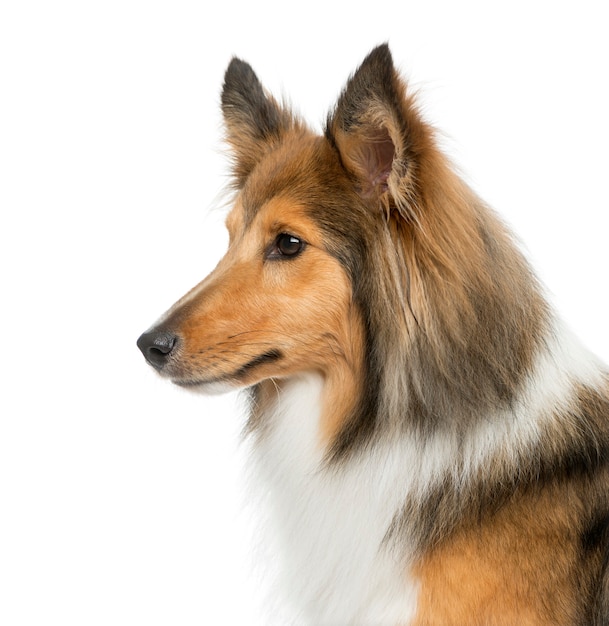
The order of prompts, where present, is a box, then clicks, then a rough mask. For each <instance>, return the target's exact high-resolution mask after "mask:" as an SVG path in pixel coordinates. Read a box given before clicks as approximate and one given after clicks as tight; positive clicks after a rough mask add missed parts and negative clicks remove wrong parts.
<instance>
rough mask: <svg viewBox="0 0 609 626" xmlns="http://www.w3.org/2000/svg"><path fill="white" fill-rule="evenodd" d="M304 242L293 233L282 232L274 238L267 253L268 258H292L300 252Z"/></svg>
mask: <svg viewBox="0 0 609 626" xmlns="http://www.w3.org/2000/svg"><path fill="white" fill-rule="evenodd" d="M304 247H305V242H304V241H303V240H302V239H299V238H298V237H295V236H294V235H290V234H288V233H282V234H281V235H279V236H278V237H277V239H275V242H274V243H273V245H272V246H271V249H270V250H269V253H268V255H267V256H268V258H269V259H282V258H293V257H295V256H297V255H298V254H300V253H301V252H302V250H303V248H304Z"/></svg>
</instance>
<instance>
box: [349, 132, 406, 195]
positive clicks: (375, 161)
mask: <svg viewBox="0 0 609 626" xmlns="http://www.w3.org/2000/svg"><path fill="white" fill-rule="evenodd" d="M358 131H359V132H358ZM339 134H340V135H341V136H340V137H337V143H339V144H340V145H341V147H342V150H341V156H342V159H343V163H344V165H345V167H346V168H347V169H348V170H350V171H351V172H353V173H354V174H355V176H356V178H357V179H358V181H359V184H360V193H361V194H362V195H363V196H365V197H371V196H374V195H380V194H382V193H384V192H385V191H387V189H388V179H389V175H390V174H391V171H392V169H393V162H394V159H395V156H396V148H395V143H394V142H393V140H392V139H391V136H390V134H389V132H388V131H387V129H386V128H384V127H382V126H377V127H368V128H366V130H365V131H364V129H363V128H360V129H358V130H355V131H354V129H352V131H351V132H350V133H344V132H340V133H339Z"/></svg>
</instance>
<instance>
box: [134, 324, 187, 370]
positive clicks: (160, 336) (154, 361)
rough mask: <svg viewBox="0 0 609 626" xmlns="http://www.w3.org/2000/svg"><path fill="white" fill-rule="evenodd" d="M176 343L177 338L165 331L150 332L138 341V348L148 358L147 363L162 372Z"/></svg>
mask: <svg viewBox="0 0 609 626" xmlns="http://www.w3.org/2000/svg"><path fill="white" fill-rule="evenodd" d="M176 343H177V337H176V336H175V335H174V334H173V333H170V332H167V331H165V330H161V331H159V330H150V331H147V332H145V333H144V334H143V335H142V336H141V337H140V338H139V339H138V340H137V347H138V348H139V349H140V350H141V351H142V354H143V355H144V357H146V361H148V363H150V365H152V367H156V369H158V370H160V369H162V368H163V366H164V365H165V363H166V362H167V359H168V358H169V355H170V354H171V351H172V350H173V349H174V348H175V346H176Z"/></svg>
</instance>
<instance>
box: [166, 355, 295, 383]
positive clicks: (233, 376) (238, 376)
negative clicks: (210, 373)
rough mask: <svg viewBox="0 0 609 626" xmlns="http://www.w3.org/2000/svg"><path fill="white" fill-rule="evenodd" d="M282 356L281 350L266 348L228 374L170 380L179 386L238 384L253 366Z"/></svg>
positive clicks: (276, 359)
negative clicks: (265, 350)
mask: <svg viewBox="0 0 609 626" xmlns="http://www.w3.org/2000/svg"><path fill="white" fill-rule="evenodd" d="M281 358H283V354H282V353H281V350H278V349H273V350H268V351H267V352H264V353H262V354H259V355H258V356H256V357H254V358H253V359H251V360H250V361H248V362H247V363H245V364H244V365H242V366H241V367H239V368H237V369H236V370H235V371H234V372H232V373H230V374H223V375H222V376H217V377H212V378H199V379H197V378H186V377H184V378H178V377H175V378H172V382H173V383H174V384H176V385H178V386H180V387H185V388H189V387H205V386H211V385H227V384H228V385H239V383H241V382H242V380H243V378H245V377H246V375H247V374H248V373H249V372H250V371H251V370H253V369H254V368H256V367H258V366H260V365H264V364H265V363H272V362H274V361H278V360H279V359H281Z"/></svg>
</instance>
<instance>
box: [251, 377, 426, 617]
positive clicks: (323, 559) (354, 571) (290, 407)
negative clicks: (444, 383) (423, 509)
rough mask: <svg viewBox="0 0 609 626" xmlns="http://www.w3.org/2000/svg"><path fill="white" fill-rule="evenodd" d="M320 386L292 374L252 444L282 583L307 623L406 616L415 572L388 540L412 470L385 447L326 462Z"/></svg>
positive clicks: (413, 593)
mask: <svg viewBox="0 0 609 626" xmlns="http://www.w3.org/2000/svg"><path fill="white" fill-rule="evenodd" d="M321 390H322V381H321V380H320V379H319V378H318V377H316V376H306V377H301V378H299V379H296V380H292V381H290V382H289V383H286V384H285V385H284V387H283V388H282V391H281V394H280V396H279V402H280V405H279V406H277V407H276V410H275V414H274V415H272V416H271V422H272V425H271V429H270V432H267V433H266V434H265V435H264V437H261V439H260V440H259V441H258V442H257V443H256V445H255V449H254V461H255V463H254V465H255V468H256V469H257V472H256V473H257V474H258V478H259V480H261V481H262V484H263V485H265V486H266V487H267V488H268V497H269V500H268V502H267V505H268V507H269V509H270V510H269V511H268V513H269V515H268V516H269V521H270V524H271V526H270V529H271V533H272V536H271V537H270V540H271V541H273V542H276V543H277V544H278V545H277V552H278V555H279V558H281V559H282V561H281V563H280V565H279V569H280V576H279V580H278V581H277V584H278V585H280V586H281V587H282V591H283V592H285V595H286V596H287V597H288V599H291V600H292V603H293V604H294V605H295V606H296V610H297V611H298V612H299V617H300V620H302V621H304V622H305V623H308V624H320V625H321V624H371V625H372V624H395V623H400V624H407V623H408V622H409V620H410V619H411V617H412V616H413V614H414V610H415V606H416V595H417V587H416V582H415V581H412V580H409V576H408V563H407V561H406V560H405V559H404V555H403V554H402V555H398V554H397V553H396V552H395V550H392V549H390V548H389V547H387V546H385V545H384V542H383V540H384V537H385V535H386V533H387V530H388V528H389V526H390V524H391V521H392V519H393V517H394V515H395V513H396V511H398V510H399V507H400V504H401V503H402V502H403V501H404V498H405V495H406V493H407V492H408V489H409V485H408V483H409V480H408V475H409V474H412V471H411V470H409V469H408V467H407V466H406V463H405V462H404V460H405V459H404V456H403V455H398V454H392V453H391V451H390V450H387V449H383V450H379V451H378V454H373V455H372V456H370V455H368V456H367V457H366V458H362V459H358V460H354V461H352V462H349V464H348V465H347V466H344V467H342V468H340V469H339V470H335V471H328V470H327V469H324V468H323V457H322V455H323V453H322V450H321V447H320V445H319V444H320V442H319V440H318V432H319V431H318V420H319V412H320V410H319V398H320V394H321ZM408 465H410V464H408Z"/></svg>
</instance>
